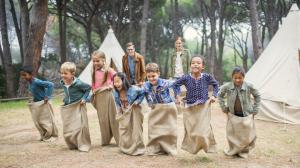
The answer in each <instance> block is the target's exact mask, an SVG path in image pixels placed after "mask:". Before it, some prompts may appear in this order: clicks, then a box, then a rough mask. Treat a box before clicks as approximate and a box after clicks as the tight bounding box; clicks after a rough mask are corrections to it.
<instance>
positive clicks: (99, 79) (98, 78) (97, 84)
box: [92, 68, 116, 90]
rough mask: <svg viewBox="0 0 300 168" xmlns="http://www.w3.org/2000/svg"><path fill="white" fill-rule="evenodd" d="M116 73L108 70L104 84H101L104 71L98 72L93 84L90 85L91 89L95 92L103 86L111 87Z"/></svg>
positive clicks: (110, 69)
mask: <svg viewBox="0 0 300 168" xmlns="http://www.w3.org/2000/svg"><path fill="white" fill-rule="evenodd" d="M115 73H116V72H115V71H114V70H113V69H112V68H109V70H108V74H107V80H106V82H105V83H104V84H102V81H103V80H104V74H105V71H104V70H103V69H101V70H98V71H96V72H95V83H93V84H92V89H93V90H96V89H99V88H101V87H103V86H109V85H110V86H112V85H113V76H114V74H115Z"/></svg>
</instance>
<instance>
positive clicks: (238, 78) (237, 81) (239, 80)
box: [232, 73, 244, 87]
mask: <svg viewBox="0 0 300 168" xmlns="http://www.w3.org/2000/svg"><path fill="white" fill-rule="evenodd" d="M232 81H233V83H234V85H235V86H237V87H240V86H242V85H243V82H244V76H243V75H242V74H241V73H234V74H233V75H232Z"/></svg>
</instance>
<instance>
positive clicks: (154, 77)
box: [146, 72, 160, 86]
mask: <svg viewBox="0 0 300 168" xmlns="http://www.w3.org/2000/svg"><path fill="white" fill-rule="evenodd" d="M159 75H160V73H159V72H147V74H146V76H147V79H148V81H149V82H150V83H151V85H154V86H155V85H157V81H158V78H159Z"/></svg>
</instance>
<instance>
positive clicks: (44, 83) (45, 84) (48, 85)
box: [36, 79, 54, 102]
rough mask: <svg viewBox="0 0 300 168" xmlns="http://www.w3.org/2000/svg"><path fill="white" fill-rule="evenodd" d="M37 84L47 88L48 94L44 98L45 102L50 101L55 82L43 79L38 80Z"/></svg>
mask: <svg viewBox="0 0 300 168" xmlns="http://www.w3.org/2000/svg"><path fill="white" fill-rule="evenodd" d="M36 84H37V85H39V86H42V87H43V88H45V93H46V96H45V98H44V100H45V102H47V101H48V99H50V98H51V95H52V92H53V88H54V84H53V83H52V82H50V81H43V80H40V79H38V80H36Z"/></svg>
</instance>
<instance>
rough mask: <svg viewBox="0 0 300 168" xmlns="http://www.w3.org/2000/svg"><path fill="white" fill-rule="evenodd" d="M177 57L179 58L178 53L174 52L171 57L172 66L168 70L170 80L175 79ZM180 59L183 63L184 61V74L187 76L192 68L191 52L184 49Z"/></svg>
mask: <svg viewBox="0 0 300 168" xmlns="http://www.w3.org/2000/svg"><path fill="white" fill-rule="evenodd" d="M176 57H177V54H176V51H175V50H174V52H173V53H172V55H171V66H170V68H169V70H168V77H169V78H173V77H174V73H175V63H176ZM180 57H181V61H182V68H183V72H184V74H187V73H188V72H189V68H190V60H191V54H190V51H189V50H187V49H183V51H182V53H181V55H180Z"/></svg>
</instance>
